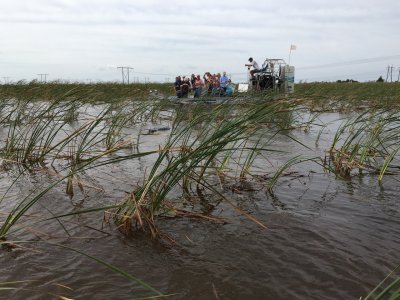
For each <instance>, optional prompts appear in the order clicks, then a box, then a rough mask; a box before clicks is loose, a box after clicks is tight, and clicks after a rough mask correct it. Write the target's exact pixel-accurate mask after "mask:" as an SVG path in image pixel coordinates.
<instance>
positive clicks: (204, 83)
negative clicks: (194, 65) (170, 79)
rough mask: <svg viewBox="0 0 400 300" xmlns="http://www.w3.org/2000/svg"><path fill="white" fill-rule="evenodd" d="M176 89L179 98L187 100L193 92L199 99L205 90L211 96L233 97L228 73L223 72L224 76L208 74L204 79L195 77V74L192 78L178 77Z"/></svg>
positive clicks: (198, 76)
mask: <svg viewBox="0 0 400 300" xmlns="http://www.w3.org/2000/svg"><path fill="white" fill-rule="evenodd" d="M174 87H175V92H176V96H177V97H178V98H186V97H188V96H189V93H191V92H193V94H194V97H195V98H197V97H200V96H201V95H202V93H203V90H204V91H206V93H207V94H209V95H217V96H232V95H233V84H232V83H231V80H230V79H229V78H228V76H226V72H223V75H222V76H221V74H220V73H218V74H211V73H210V72H206V73H205V74H204V76H203V78H201V77H200V75H197V76H195V75H194V74H192V76H191V77H190V78H189V77H185V76H182V77H181V76H177V77H176V78H175V83H174Z"/></svg>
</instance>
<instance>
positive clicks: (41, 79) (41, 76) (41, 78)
mask: <svg viewBox="0 0 400 300" xmlns="http://www.w3.org/2000/svg"><path fill="white" fill-rule="evenodd" d="M47 75H49V74H44V73H42V74H38V76H40V82H43V77H44V82H46V79H47Z"/></svg>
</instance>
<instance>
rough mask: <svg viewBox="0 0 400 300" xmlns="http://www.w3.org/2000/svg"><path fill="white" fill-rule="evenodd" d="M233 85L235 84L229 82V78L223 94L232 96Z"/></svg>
mask: <svg viewBox="0 0 400 300" xmlns="http://www.w3.org/2000/svg"><path fill="white" fill-rule="evenodd" d="M234 87H235V85H234V84H233V83H231V82H230V80H229V81H228V85H227V86H226V88H225V93H224V96H233V92H234Z"/></svg>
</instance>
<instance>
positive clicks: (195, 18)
mask: <svg viewBox="0 0 400 300" xmlns="http://www.w3.org/2000/svg"><path fill="white" fill-rule="evenodd" d="M0 23H1V24H0V80H1V82H4V81H5V80H7V78H5V77H9V78H8V80H9V81H17V80H20V79H26V80H32V79H40V77H39V75H37V74H41V73H42V74H44V73H46V74H49V75H48V77H47V80H56V79H61V80H69V81H75V80H79V81H88V80H94V81H98V80H102V81H103V80H105V81H120V80H121V71H120V70H119V69H117V67H118V66H130V67H133V68H134V70H133V73H131V74H130V77H131V80H132V79H133V78H136V77H138V78H140V80H143V79H144V78H148V79H150V80H157V81H164V80H166V79H169V80H171V81H172V79H173V77H174V76H175V75H176V74H182V75H184V74H192V73H195V74H203V73H204V72H206V71H210V72H212V73H214V72H222V71H227V73H228V74H232V79H233V80H234V81H237V82H238V81H242V80H243V79H244V78H245V74H246V69H245V68H244V64H245V63H246V62H247V59H248V58H249V57H250V56H252V57H253V58H254V59H255V60H256V61H257V62H258V63H259V64H260V65H261V63H262V62H263V61H264V60H265V58H267V57H268V58H283V59H285V60H286V62H288V60H289V48H290V45H291V44H294V45H296V46H297V50H295V51H292V53H291V58H290V60H291V64H292V65H294V66H295V67H296V81H300V80H303V81H332V80H337V79H347V78H352V79H356V80H360V81H367V80H376V79H377V78H378V77H379V76H380V75H382V76H383V77H384V79H385V78H386V75H387V66H388V65H393V67H394V68H393V80H397V77H398V74H399V67H400V34H399V28H400V1H399V0H381V1H377V0H376V1H372V0H362V1H361V0H346V1H345V0H335V1H325V0H298V1H289V0H279V1H269V0H263V1H260V0H258V1H251V0H247V1H242V0H230V1H215V0H213V1H210V0H201V1H189V0H185V1H183V0H180V1H175V0H173V1H169V0H144V1H138V2H136V1H133V0H79V1H78V0H34V1H33V0H0ZM144 73H148V74H144ZM153 74H155V75H153Z"/></svg>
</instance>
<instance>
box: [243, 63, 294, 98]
mask: <svg viewBox="0 0 400 300" xmlns="http://www.w3.org/2000/svg"><path fill="white" fill-rule="evenodd" d="M294 71H295V68H294V66H289V65H288V64H286V62H285V60H283V59H281V58H267V59H265V61H264V63H263V64H262V68H261V70H260V71H259V72H257V73H256V74H255V77H256V80H252V78H251V76H250V72H249V74H248V75H249V77H248V81H249V88H250V89H251V88H255V89H258V90H264V89H268V88H272V89H278V90H279V91H281V92H284V93H293V92H294Z"/></svg>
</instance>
